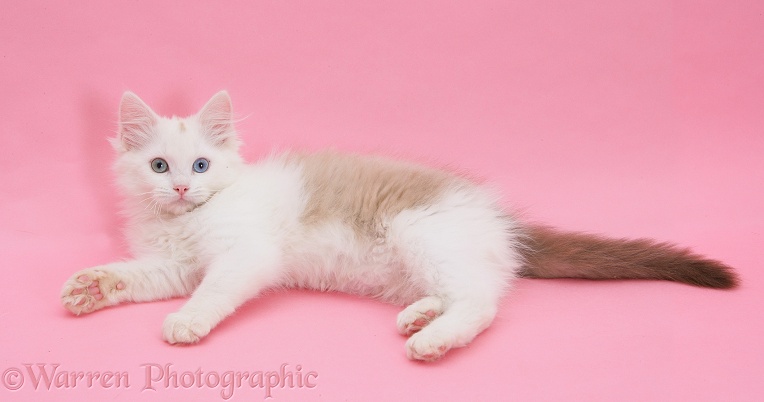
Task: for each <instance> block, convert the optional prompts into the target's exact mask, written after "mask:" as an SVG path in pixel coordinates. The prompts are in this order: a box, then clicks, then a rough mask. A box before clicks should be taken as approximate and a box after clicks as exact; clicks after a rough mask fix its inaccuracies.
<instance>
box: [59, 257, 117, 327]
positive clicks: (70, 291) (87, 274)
mask: <svg viewBox="0 0 764 402" xmlns="http://www.w3.org/2000/svg"><path fill="white" fill-rule="evenodd" d="M124 292H125V283H124V282H123V281H122V280H121V279H120V278H119V277H117V275H116V274H115V273H113V272H110V271H109V270H108V269H104V268H98V267H96V268H88V269H85V270H82V271H79V272H77V273H75V274H74V275H72V277H71V278H69V280H67V281H66V282H65V283H64V287H63V289H61V303H62V304H63V305H64V307H66V309H67V310H69V311H71V312H72V313H74V314H76V315H80V314H82V313H92V312H94V311H96V310H100V309H102V308H104V307H107V306H111V305H114V304H116V303H118V302H119V299H120V295H121V294H123V293H124Z"/></svg>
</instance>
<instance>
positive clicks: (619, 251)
mask: <svg viewBox="0 0 764 402" xmlns="http://www.w3.org/2000/svg"><path fill="white" fill-rule="evenodd" d="M526 240H527V242H526V244H525V245H524V246H525V247H524V250H523V254H524V257H525V262H526V264H525V271H524V272H523V275H524V276H526V277H531V278H582V279H659V280H669V281H676V282H682V283H687V284H690V285H694V286H702V287H708V288H716V289H731V288H734V287H736V286H738V284H739V283H740V280H739V278H738V276H737V274H735V271H734V270H733V269H732V268H731V267H729V266H727V265H725V264H723V263H721V262H719V261H716V260H712V259H708V258H705V257H703V256H700V255H697V254H694V253H692V252H691V251H690V250H688V249H683V248H679V247H677V246H674V245H672V244H668V243H659V242H656V241H654V240H649V239H637V240H628V239H611V238H607V237H603V236H598V235H592V234H586V233H575V232H560V231H557V230H554V229H552V228H548V227H545V226H532V227H529V228H527V230H526Z"/></svg>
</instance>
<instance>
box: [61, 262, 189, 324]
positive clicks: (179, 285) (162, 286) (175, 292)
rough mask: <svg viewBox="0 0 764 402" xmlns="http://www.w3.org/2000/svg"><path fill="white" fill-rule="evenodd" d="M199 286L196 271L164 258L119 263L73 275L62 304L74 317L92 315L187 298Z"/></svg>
mask: <svg viewBox="0 0 764 402" xmlns="http://www.w3.org/2000/svg"><path fill="white" fill-rule="evenodd" d="M197 283H198V280H196V279H195V275H193V269H192V268H191V267H187V266H184V265H180V264H174V263H170V262H167V261H166V260H161V259H141V260H132V261H124V262H115V263H111V264H107V265H101V266H97V267H93V268H88V269H84V270H82V271H79V272H77V273H75V274H74V275H72V277H71V278H69V280H67V281H66V282H65V283H64V287H63V289H62V290H61V302H62V303H63V305H64V307H66V308H67V309H68V310H69V311H71V312H72V313H74V314H77V315H79V314H82V313H91V312H93V311H96V310H100V309H102V308H104V307H107V306H113V305H115V304H118V303H122V302H126V301H130V302H143V301H152V300H160V299H168V298H171V297H178V296H185V295H187V294H189V293H191V291H192V290H193V288H194V287H195V286H196V284H197Z"/></svg>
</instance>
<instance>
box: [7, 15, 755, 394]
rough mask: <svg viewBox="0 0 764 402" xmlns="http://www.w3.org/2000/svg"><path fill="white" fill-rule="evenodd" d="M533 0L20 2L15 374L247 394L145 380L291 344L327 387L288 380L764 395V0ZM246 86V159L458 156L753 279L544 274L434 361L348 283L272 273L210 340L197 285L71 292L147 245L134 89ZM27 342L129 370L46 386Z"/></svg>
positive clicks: (182, 97) (169, 105)
mask: <svg viewBox="0 0 764 402" xmlns="http://www.w3.org/2000/svg"><path fill="white" fill-rule="evenodd" d="M366 3H368V4H366ZM412 3H415V4H412ZM510 3H515V2H507V1H482V0H481V1H464V2H461V4H454V2H443V1H431V2H411V1H379V2H357V1H304V2H287V1H260V2H251V1H240V2H219V3H218V2H209V4H202V3H199V4H194V5H187V4H190V3H187V2H177V3H170V2H148V1H130V2H122V3H120V4H116V3H115V2H87V3H85V2H49V3H44V2H33V1H10V0H6V1H3V4H2V7H1V8H2V13H1V15H0V54H2V61H0V93H2V96H1V97H0V113H1V119H0V183H1V184H2V187H1V190H0V244H1V245H0V267H1V268H0V269H2V279H1V280H0V283H1V285H0V286H2V290H1V291H0V320H1V323H2V324H0V326H1V327H2V329H0V344H1V345H2V352H0V370H2V371H3V375H4V377H3V382H2V383H0V399H2V400H8V399H10V398H11V397H12V398H13V400H56V401H66V400H78V401H81V400H115V401H132V400H135V399H136V398H137V397H139V396H140V397H143V398H145V400H155V401H160V400H188V401H191V400H206V401H214V400H223V399H222V397H221V396H220V394H219V392H220V389H219V388H212V389H209V388H201V389H199V388H192V389H182V388H180V389H178V388H175V387H173V386H172V385H170V386H167V387H165V386H163V385H161V384H160V385H157V386H156V388H157V389H156V390H155V391H151V390H146V391H141V390H142V388H143V387H144V384H145V380H144V378H143V376H144V369H143V368H142V367H141V365H142V364H151V363H153V364H161V365H164V364H168V363H172V364H173V365H174V367H175V368H176V369H177V370H178V371H179V372H181V373H182V372H183V371H194V370H196V369H197V368H201V369H202V370H203V371H205V372H210V371H214V372H218V373H223V372H225V371H256V370H263V371H266V370H276V369H278V368H279V366H280V365H281V364H283V363H287V364H289V365H290V366H289V367H290V369H293V370H294V369H295V367H296V365H297V364H300V365H301V366H302V371H303V372H307V371H310V370H312V371H315V372H317V373H318V374H319V376H318V378H317V380H316V383H317V386H316V387H315V388H312V389H308V388H302V389H298V388H293V389H289V388H285V389H276V390H274V391H273V393H272V395H273V396H274V397H275V399H276V400H328V401H335V400H351V401H369V400H417V401H429V400H433V401H435V400H499V399H502V400H521V401H561V400H565V401H595V400H600V401H614V400H618V401H646V400H661V401H719V400H735V401H760V400H764V320H762V313H761V311H762V309H763V308H764V274H763V273H762V269H761V266H762V261H763V257H764V252H763V251H762V250H763V249H764V247H762V245H763V244H764V236H763V232H762V230H764V219H763V218H762V206H763V205H764V184H762V183H764V158H762V155H764V73H763V71H764V17H763V15H764V3H762V2H761V1H726V0H711V1H703V2H698V1H664V0H661V1H655V0H648V1H633V0H615V1H605V2H595V1H589V0H587V1H577V2H570V1H526V2H521V3H518V4H510ZM224 88H225V89H228V90H229V91H230V93H231V95H232V97H233V100H234V107H235V108H236V110H237V113H238V115H239V116H241V117H244V118H245V119H244V120H243V121H242V122H241V123H240V124H239V129H240V132H241V135H242V137H243V139H244V141H245V142H246V146H245V148H244V153H245V155H246V156H247V158H248V159H250V160H254V159H256V158H257V157H258V156H259V155H262V154H263V153H265V152H268V151H269V150H270V149H272V148H278V149H284V148H292V147H298V148H303V149H319V148H324V147H334V148H338V149H342V150H349V151H359V152H367V151H371V152H378V153H384V154H392V155H399V156H405V157H407V158H410V159H415V160H421V161H427V162H434V163H440V164H448V165H450V166H454V167H458V168H460V169H464V170H465V171H468V172H471V173H473V174H475V175H477V176H480V177H485V178H486V179H487V180H489V181H490V182H492V183H494V185H495V186H496V187H498V188H499V189H500V190H502V192H503V193H504V194H506V196H507V205H508V206H511V207H512V208H516V209H518V210H521V211H522V212H523V213H524V214H525V216H527V217H528V218H530V219H534V220H538V221H543V222H547V223H551V224H554V225H557V226H559V227H563V228H567V229H579V230H590V231H596V232H602V233H607V234H611V235H615V236H649V237H654V238H658V239H663V240H672V241H675V242H678V243H681V244H683V245H687V246H691V247H693V248H694V249H695V250H697V251H699V252H702V253H704V254H707V255H709V256H712V257H714V258H718V259H721V260H723V261H725V262H727V263H729V264H730V265H732V266H734V267H736V268H737V270H738V272H739V273H740V275H741V277H742V280H743V284H742V286H741V287H740V288H739V289H737V290H734V291H731V292H723V291H714V290H706V289H698V288H693V287H690V286H684V285H678V284H672V283H663V282H640V281H632V282H609V283H601V282H600V283H594V282H586V281H572V280H550V281H541V280H520V281H518V282H517V286H516V290H515V292H513V293H512V294H511V295H510V296H508V297H507V298H506V300H505V302H504V304H503V306H502V308H501V311H500V316H499V318H498V319H497V320H496V322H495V324H494V325H493V326H492V327H491V328H490V329H489V330H488V331H486V332H485V333H484V334H483V335H482V336H480V337H479V338H478V339H477V341H476V342H474V343H473V344H472V345H470V346H469V347H468V348H466V349H462V350H457V351H453V352H452V353H450V355H448V356H447V358H446V359H445V360H442V361H440V362H438V363H436V364H429V365H427V364H416V363H412V362H410V361H407V360H406V358H405V355H404V353H403V344H404V339H403V338H402V337H400V336H399V335H397V333H396V331H395V327H394V322H395V316H396V313H397V312H398V308H397V307H394V306H389V305H385V304H382V303H379V302H376V301H372V300H365V299H359V298H356V297H351V296H346V295H340V294H319V293H313V292H299V291H293V292H279V293H274V294H270V295H267V296H264V297H262V298H261V299H259V300H257V301H255V302H252V303H250V304H248V305H247V306H245V307H244V308H242V309H241V310H240V311H238V312H237V313H236V314H235V315H234V316H233V317H231V318H230V319H229V320H228V321H226V322H225V323H223V324H222V325H221V326H220V327H219V328H218V329H216V330H215V331H214V332H213V333H212V334H211V336H210V337H209V338H208V339H206V340H205V341H204V342H203V343H202V344H200V345H197V346H194V347H171V346H169V345H167V344H165V343H163V342H162V340H161V336H160V326H161V323H162V320H163V318H164V316H165V315H166V314H168V313H170V312H172V311H174V310H176V309H177V308H178V307H179V306H180V305H181V304H182V303H183V301H182V300H171V301H165V302H157V303H148V304H142V305H129V306H124V307H117V308H111V309H108V310H106V311H102V312H99V313H96V314H94V315H91V316H86V317H79V318H75V317H72V316H71V315H69V314H68V313H67V312H66V311H65V310H64V309H63V308H62V307H61V306H60V303H59V289H60V286H61V284H62V283H63V281H64V280H65V279H66V278H68V277H69V275H70V274H71V273H73V272H74V271H76V270H78V269H81V268H84V267H88V266H92V265H96V264H100V263H105V262H109V261H112V260H115V259H118V258H122V257H125V256H126V252H125V248H124V247H123V241H122V237H121V235H120V229H119V227H120V224H121V221H120V219H119V218H118V215H117V209H116V207H115V205H114V204H115V202H116V200H117V197H116V196H115V194H114V187H113V186H112V184H111V182H112V176H111V173H110V169H109V167H110V162H111V160H112V152H111V149H110V148H109V146H108V144H107V142H106V138H107V137H108V136H111V135H113V132H114V129H115V122H116V110H117V105H118V101H119V96H120V95H121V93H122V92H123V91H124V90H127V89H130V90H132V91H135V92H137V93H138V94H139V95H140V96H142V97H143V98H144V99H145V100H146V101H147V102H148V103H149V104H151V105H152V106H154V107H155V110H157V111H158V112H159V113H162V114H167V115H170V114H177V115H185V114H190V113H193V112H195V111H196V110H197V109H198V108H199V107H200V106H201V105H202V104H203V103H204V102H205V101H206V100H207V99H208V98H209V97H210V96H211V95H212V94H213V93H215V92H216V91H218V90H220V89H224ZM25 363H47V364H49V365H50V364H54V363H58V364H61V366H60V368H59V370H63V371H67V372H78V371H82V372H106V371H119V372H127V373H128V375H129V381H130V387H129V388H120V389H102V388H101V387H99V386H92V387H88V386H87V384H80V385H77V386H76V387H73V388H71V389H51V390H45V389H43V386H42V385H41V386H40V388H39V389H37V390H35V389H34V387H33V384H32V382H31V381H32V379H31V378H29V376H28V373H26V371H25V370H26V369H25V368H24V366H23V364H25ZM15 368H18V369H21V370H22V373H23V374H24V376H25V378H24V379H25V383H24V384H23V385H22V386H21V389H19V390H18V391H10V390H8V389H7V388H9V387H12V386H13V385H14V384H15V383H14V382H13V381H17V380H18V377H14V372H13V369H15ZM48 368H49V369H50V368H51V366H48ZM263 397H264V391H263V390H262V389H250V388H248V387H247V386H244V387H242V388H241V389H238V390H236V391H235V393H234V398H233V399H232V400H247V401H253V400H261V399H262V398H263Z"/></svg>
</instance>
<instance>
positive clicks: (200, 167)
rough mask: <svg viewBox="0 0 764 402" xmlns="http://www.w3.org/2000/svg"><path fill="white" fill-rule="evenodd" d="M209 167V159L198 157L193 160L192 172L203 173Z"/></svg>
mask: <svg viewBox="0 0 764 402" xmlns="http://www.w3.org/2000/svg"><path fill="white" fill-rule="evenodd" d="M209 167H210V161H208V160H207V159H204V158H199V159H197V160H195V161H194V172H196V173H204V172H206V171H207V169H208V168H209Z"/></svg>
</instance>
